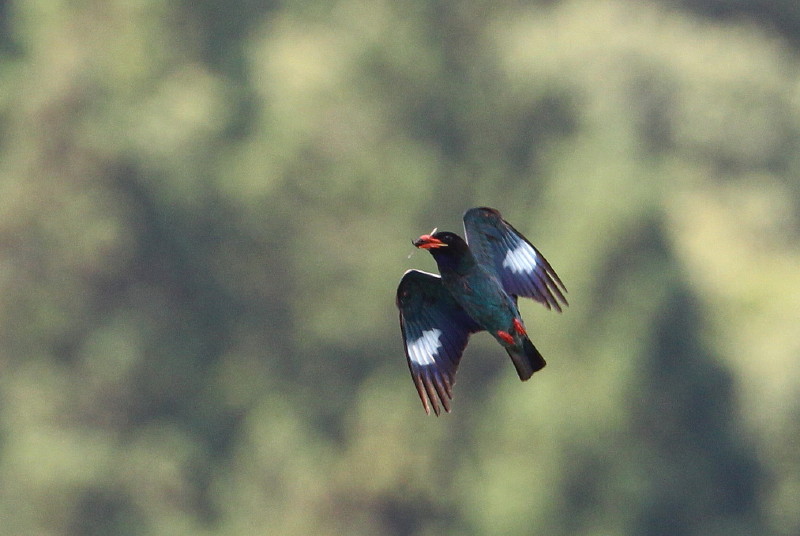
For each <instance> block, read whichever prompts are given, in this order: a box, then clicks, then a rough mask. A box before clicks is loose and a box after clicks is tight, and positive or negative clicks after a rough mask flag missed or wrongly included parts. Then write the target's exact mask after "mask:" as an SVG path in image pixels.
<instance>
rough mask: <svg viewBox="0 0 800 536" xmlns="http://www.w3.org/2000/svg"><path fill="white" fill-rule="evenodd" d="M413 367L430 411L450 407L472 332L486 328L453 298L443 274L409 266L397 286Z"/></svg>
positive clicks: (413, 372) (406, 344) (406, 340)
mask: <svg viewBox="0 0 800 536" xmlns="http://www.w3.org/2000/svg"><path fill="white" fill-rule="evenodd" d="M397 308H398V309H399V310H400V328H401V330H402V332H403V344H404V346H405V351H406V358H407V359H408V368H409V370H410V371H411V377H412V378H413V380H414V385H415V386H416V388H417V392H418V393H419V398H420V400H422V406H423V407H424V408H425V413H427V414H430V412H431V407H433V412H434V413H435V414H436V415H439V403H438V401H441V404H442V406H443V407H444V410H445V411H448V412H449V411H450V399H451V398H452V396H453V395H452V388H453V384H454V383H455V375H456V369H457V368H458V363H459V361H460V360H461V354H462V353H463V352H464V348H465V347H466V346H467V340H468V339H469V336H470V334H471V333H475V332H476V331H480V330H481V328H480V327H479V326H478V325H477V324H476V323H475V321H474V320H472V319H471V318H470V317H469V315H467V313H466V312H465V311H464V309H462V308H461V306H460V305H458V303H456V301H455V300H454V299H453V297H452V296H451V295H450V293H449V292H448V291H447V290H446V289H445V288H444V286H443V285H442V279H441V277H439V276H438V275H434V274H429V273H427V272H420V271H419V270H408V271H407V272H406V273H405V274H404V275H403V278H402V279H401V280H400V285H399V286H398V287H397Z"/></svg>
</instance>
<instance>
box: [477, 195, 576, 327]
mask: <svg viewBox="0 0 800 536" xmlns="http://www.w3.org/2000/svg"><path fill="white" fill-rule="evenodd" d="M464 232H465V234H466V235H467V243H468V244H469V249H470V250H471V251H472V253H473V255H475V257H476V258H477V259H478V262H480V263H481V264H482V265H483V266H484V267H486V268H488V269H489V270H491V271H493V272H494V273H495V274H496V275H497V278H498V279H499V280H500V283H501V284H502V285H503V288H504V289H505V291H506V292H507V293H508V294H510V295H512V296H524V297H526V298H533V299H534V300H536V301H538V302H540V303H541V304H543V305H544V306H545V307H547V308H548V309H551V308H552V309H555V310H556V311H558V312H561V306H562V305H569V304H568V303H567V299H566V297H564V293H565V292H566V291H567V289H566V288H565V287H564V283H562V282H561V279H559V277H558V274H556V272H555V270H553V267H552V266H550V263H549V262H547V259H545V258H544V255H542V254H541V253H539V251H538V250H537V249H536V248H535V247H533V244H531V243H530V242H528V239H527V238H525V237H524V236H522V234H521V233H520V232H519V231H517V230H516V229H514V228H513V227H512V226H511V224H510V223H508V222H507V221H506V220H504V219H503V218H502V216H500V213H499V212H498V211H496V210H495V209H493V208H488V207H476V208H471V209H469V210H468V211H467V212H465V213H464Z"/></svg>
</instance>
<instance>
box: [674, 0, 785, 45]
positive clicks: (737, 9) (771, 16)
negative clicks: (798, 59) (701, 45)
mask: <svg viewBox="0 0 800 536" xmlns="http://www.w3.org/2000/svg"><path fill="white" fill-rule="evenodd" d="M662 2H663V3H665V4H668V5H674V6H677V7H680V8H683V9H688V10H689V11H692V12H693V13H696V14H699V15H704V16H706V17H710V18H715V19H722V20H725V19H749V20H752V21H755V22H757V23H758V24H759V25H761V26H764V27H765V28H767V29H772V28H774V29H776V30H777V31H778V32H780V33H781V34H782V35H783V36H784V37H785V38H786V39H787V40H788V41H789V42H790V43H791V44H792V46H794V47H795V48H800V3H798V2H797V0H734V1H731V0H662Z"/></svg>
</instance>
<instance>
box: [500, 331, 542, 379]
mask: <svg viewBox="0 0 800 536" xmlns="http://www.w3.org/2000/svg"><path fill="white" fill-rule="evenodd" d="M506 351H507V352H508V355H509V356H510V357H511V361H513V362H514V366H515V367H516V369H517V374H519V379H520V380H522V381H525V380H527V379H528V378H530V377H531V376H532V375H533V373H534V372H536V371H537V370H542V369H543V368H544V366H545V365H546V364H547V362H546V361H545V360H544V358H543V357H542V354H540V353H539V350H537V349H536V347H535V346H534V345H533V343H532V342H531V340H530V339H529V338H527V337H525V339H524V340H523V341H522V348H520V347H518V346H516V347H511V348H506Z"/></svg>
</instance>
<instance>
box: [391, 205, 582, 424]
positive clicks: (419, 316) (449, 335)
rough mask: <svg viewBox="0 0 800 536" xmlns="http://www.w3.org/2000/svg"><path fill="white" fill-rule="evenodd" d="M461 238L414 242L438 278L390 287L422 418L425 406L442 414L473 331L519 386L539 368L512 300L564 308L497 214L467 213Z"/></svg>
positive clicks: (550, 278) (522, 241) (553, 281)
mask: <svg viewBox="0 0 800 536" xmlns="http://www.w3.org/2000/svg"><path fill="white" fill-rule="evenodd" d="M464 233H465V235H466V238H467V240H466V241H464V239H462V238H461V237H460V236H458V235H457V234H455V233H451V232H447V231H437V230H436V229H434V230H433V231H432V232H431V233H430V234H426V235H422V236H420V237H419V238H418V239H417V240H414V241H413V244H414V246H416V247H418V248H421V249H426V250H428V251H429V252H430V253H431V255H433V258H434V260H435V261H436V264H437V265H438V267H439V272H440V274H441V276H439V275H436V274H430V273H427V272H422V271H419V270H408V271H407V272H406V273H405V274H403V278H402V279H401V280H400V285H399V286H398V288H397V300H396V303H397V308H398V309H399V310H400V328H401V331H402V333H403V343H404V346H405V353H406V358H407V360H408V367H409V369H410V370H411V377H412V378H413V380H414V385H415V386H416V388H417V392H418V393H419V397H420V400H422V406H423V407H424V408H425V413H427V414H429V415H430V412H431V408H433V412H434V413H435V414H436V415H439V402H441V405H442V407H444V410H445V411H447V412H449V411H450V400H451V399H452V389H453V384H454V383H455V375H456V369H457V368H458V364H459V362H460V360H461V354H462V353H463V352H464V348H466V346H467V340H468V339H469V336H470V335H471V334H473V333H476V332H479V331H484V330H485V331H488V332H489V333H490V334H491V335H492V336H493V337H494V338H495V339H496V340H497V342H499V343H500V345H501V346H502V347H503V348H505V350H506V352H508V355H509V356H510V357H511V361H512V362H513V363H514V367H515V368H516V370H517V374H518V375H519V379H520V380H522V381H525V380H527V379H528V378H530V377H531V375H532V374H533V373H534V372H536V371H537V370H541V369H542V368H543V367H544V366H545V360H544V358H543V357H542V355H541V354H540V353H539V351H538V350H537V349H536V347H535V346H534V345H533V343H532V342H531V340H530V338H529V337H528V333H527V330H526V328H525V324H524V323H523V321H522V317H521V316H520V313H519V309H518V308H517V298H518V297H519V296H523V297H526V298H533V299H534V300H536V301H538V302H540V303H542V304H543V305H544V306H545V307H547V308H548V309H555V310H556V311H558V312H561V307H562V305H564V306H566V305H568V303H567V299H566V298H565V297H564V293H565V292H566V291H567V289H566V287H565V286H564V284H563V283H562V282H561V279H559V277H558V275H557V274H556V272H555V270H553V268H552V267H551V266H550V263H548V262H547V259H545V258H544V256H542V254H541V253H539V251H538V250H537V249H536V248H535V247H533V244H531V243H530V242H528V240H527V239H526V238H525V237H524V236H522V234H521V233H520V232H519V231H517V230H516V229H514V228H513V227H512V226H511V225H510V224H509V223H508V222H507V221H505V220H504V219H503V218H502V216H501V215H500V213H499V212H498V211H497V210H495V209H493V208H488V207H476V208H471V209H469V210H468V211H467V212H465V213H464Z"/></svg>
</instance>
